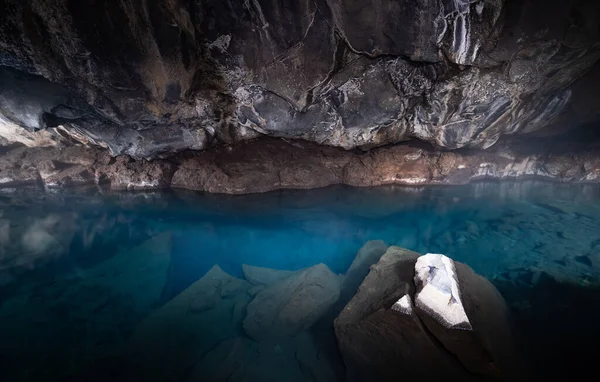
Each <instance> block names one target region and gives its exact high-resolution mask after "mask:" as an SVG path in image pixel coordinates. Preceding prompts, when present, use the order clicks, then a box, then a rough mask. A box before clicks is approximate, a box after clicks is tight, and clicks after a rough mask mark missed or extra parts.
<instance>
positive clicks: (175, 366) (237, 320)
mask: <svg viewBox="0 0 600 382" xmlns="http://www.w3.org/2000/svg"><path fill="white" fill-rule="evenodd" d="M250 287H251V285H250V284H249V283H248V282H246V281H245V280H240V279H238V278H235V277H233V276H230V275H229V274H227V273H225V272H223V270H222V269H221V268H220V267H219V266H218V265H215V266H213V267H212V268H211V269H210V270H209V271H208V272H207V273H206V274H205V275H204V276H203V277H202V278H201V279H199V280H198V281H196V282H195V283H193V284H192V285H191V286H189V287H188V288H187V289H185V290H184V291H183V292H181V293H180V294H179V295H177V296H176V297H175V298H173V299H172V300H171V301H169V302H168V303H166V304H165V305H164V306H163V307H162V308H160V309H158V310H157V311H155V312H154V313H152V314H151V315H150V316H148V317H147V318H146V319H145V320H144V321H143V322H142V323H141V324H140V325H139V326H138V327H137V328H136V330H135V332H134V334H133V335H132V337H131V339H130V342H129V345H128V352H127V353H128V359H129V361H130V362H131V364H132V365H134V367H135V368H136V369H137V370H139V373H140V374H141V375H142V377H143V380H144V381H180V380H182V378H184V376H185V375H186V374H187V373H188V372H189V370H190V368H191V367H193V366H194V365H195V364H196V363H197V362H199V361H200V360H201V359H202V358H203V357H204V356H205V354H206V353H208V352H209V351H210V350H211V349H213V348H214V347H215V346H216V345H218V344H219V343H221V342H223V341H224V340H226V339H228V338H233V337H235V336H236V335H237V334H238V332H239V328H240V326H241V323H242V320H243V318H244V312H245V309H246V305H247V304H248V302H249V300H250V297H249V296H248V293H247V291H248V289H250ZM165 365H169V367H165Z"/></svg>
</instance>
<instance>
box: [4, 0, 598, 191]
mask: <svg viewBox="0 0 600 382" xmlns="http://www.w3.org/2000/svg"><path fill="white" fill-rule="evenodd" d="M599 13H600V4H599V3H598V2H597V1H595V0H584V1H580V0H577V1H576V0H566V1H551V2H550V3H548V1H544V0H526V1H514V0H486V1H484V0H476V1H473V0H470V1H467V0H456V1H447V0H426V1H419V2H415V1H412V0H400V1H396V2H392V3H390V2H381V1H379V2H375V3H372V2H366V1H363V0H350V1H340V0H310V1H302V2H299V3H294V4H291V3H288V2H277V1H271V0H255V1H249V2H248V1H247V2H226V3H223V2H222V1H219V0H176V1H166V0H163V1H159V2H148V1H143V0H117V1H114V2H98V1H91V0H79V1H74V0H59V1H53V2H45V1H40V0H27V1H21V0H4V1H2V2H1V4H0V25H2V26H3V28H2V29H0V84H1V86H0V137H2V138H0V140H2V141H3V143H4V144H9V143H11V142H20V143H23V144H26V145H28V146H54V145H59V146H64V145H67V146H68V145H72V144H73V143H74V142H75V143H80V144H84V145H93V146H99V147H103V148H106V149H108V151H109V152H110V154H111V155H113V156H115V155H120V154H123V155H128V156H130V157H133V158H135V159H144V158H145V159H149V158H157V157H165V156H169V155H172V154H174V153H178V152H182V151H185V150H202V149H206V148H209V147H212V146H217V145H223V144H225V145H231V144H236V143H239V142H241V141H246V140H249V139H254V138H257V137H260V136H270V137H278V138H284V139H303V140H306V141H309V142H313V143H317V144H324V145H329V146H337V147H341V148H343V149H355V148H360V149H363V150H367V149H371V148H373V147H378V146H384V145H390V144H397V143H399V142H403V141H406V140H410V139H418V140H421V141H426V142H429V143H430V144H432V145H433V146H436V147H440V148H444V149H458V148H463V147H469V148H484V149H485V148H488V147H490V146H492V145H494V144H495V143H496V142H497V141H498V140H499V139H500V137H502V136H512V135H518V134H523V133H531V132H535V131H548V132H551V131H554V127H556V126H559V129H560V128H563V127H564V126H565V125H569V126H578V125H581V124H583V123H589V122H590V121H595V120H597V117H598V112H597V110H598V108H597V107H596V106H597V105H596V104H595V103H594V102H587V103H586V102H581V103H580V104H578V105H574V104H570V103H569V102H570V100H576V101H577V100H593V99H597V97H595V96H594V95H595V94H598V92H597V86H595V85H594V83H593V81H590V80H589V79H588V80H586V79H585V77H584V76H585V75H586V73H587V72H588V71H589V70H590V69H592V68H594V70H592V71H591V72H590V74H589V76H590V77H589V78H596V77H597V75H595V74H594V73H595V72H597V65H596V66H595V64H596V63H597V61H598V60H599V59H600V29H599V28H598V20H597V17H598V14H599ZM594 76H596V77H594ZM580 78H583V79H582V80H581V81H579V82H576V81H577V80H578V79H580ZM586 105H587V106H586ZM36 132H37V133H36ZM65 142H66V143H65ZM311 147H312V146H311ZM325 151H326V152H327V151H329V149H325ZM209 155H210V154H209ZM310 155H311V153H310V152H309V153H305V155H304V156H307V157H308V156H310ZM340 155H341V154H340ZM436 155H437V154H436ZM457 155H459V154H457ZM354 158H355V159H354V160H355V161H359V162H361V159H358V158H359V157H358V156H357V157H354ZM143 166H147V167H150V168H149V169H148V172H147V173H146V174H147V175H146V176H141V177H142V178H148V180H145V179H138V180H137V183H138V184H143V185H144V186H154V187H160V186H163V185H164V184H165V183H163V179H162V174H163V173H169V172H170V170H169V169H168V168H167V169H165V168H162V167H160V166H159V167H160V168H157V167H156V166H157V165H148V164H146V165H143ZM194 166H195V165H194V162H193V161H192V162H189V163H186V166H185V168H186V169H194V170H196V172H200V173H202V171H201V170H199V169H198V168H196V167H194ZM70 167H73V166H70ZM167 167H168V166H167ZM38 170H39V169H38ZM80 170H82V169H81V168H79V167H76V168H71V169H70V171H72V173H71V175H70V177H71V178H72V179H76V180H77V181H80V182H83V181H90V180H91V179H92V178H93V177H92V176H91V175H92V174H91V173H85V172H84V171H80ZM418 170H419V169H417V168H415V171H418ZM7 171H8V170H6V169H3V174H2V176H1V177H0V179H5V178H6V179H13V178H18V177H21V179H29V180H31V181H33V180H34V179H37V178H38V176H37V173H36V171H31V172H28V171H27V170H22V171H21V170H19V169H14V172H10V171H9V173H8V174H6V172H7ZM62 171H63V172H64V171H65V169H62ZM143 171H145V170H141V169H139V170H138V172H143ZM586 171H587V170H586ZM38 173H39V172H38ZM419 174H420V175H419V179H420V178H421V177H423V176H425V177H426V176H427V172H420V173H419ZM181 175H183V174H180V176H181ZM285 175H286V174H282V177H281V179H282V180H281V182H282V183H286V179H287V178H286V176H285ZM124 176H127V175H124ZM180 176H176V179H179V180H178V183H177V184H178V185H181V182H182V180H181V178H180ZM197 176H202V174H199V175H197ZM215 176H222V175H220V174H216V175H215ZM296 176H298V175H297V174H296ZM413 178H414V177H413ZM44 179H45V178H44ZM390 179H391V178H390ZM274 181H277V178H275V180H274ZM289 181H290V180H288V182H289ZM388 181H391V180H388ZM414 181H416V180H414ZM2 183H7V182H6V181H4V182H2ZM281 186H283V185H281ZM264 187H265V188H269V187H270V186H268V185H265V186H264ZM196 188H201V187H199V186H196ZM205 188H208V187H205Z"/></svg>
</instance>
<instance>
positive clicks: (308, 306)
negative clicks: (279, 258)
mask: <svg viewBox="0 0 600 382" xmlns="http://www.w3.org/2000/svg"><path fill="white" fill-rule="evenodd" d="M339 281H340V280H339V278H338V277H337V276H336V275H335V274H334V273H332V272H331V270H329V268H328V267H327V266H326V265H324V264H318V265H314V266H312V267H310V268H306V269H304V270H301V271H298V272H296V273H294V274H293V275H292V276H290V277H287V278H284V279H282V280H280V281H278V282H276V283H274V284H271V285H270V286H269V287H267V288H266V289H264V290H263V291H261V292H259V293H258V294H257V295H256V296H255V297H254V299H253V300H252V301H251V302H250V303H249V304H248V308H247V309H246V318H245V319H244V322H243V326H244V331H245V332H246V334H247V335H248V336H249V337H250V338H252V339H254V340H256V341H268V340H273V339H275V340H276V339H278V338H281V337H289V336H293V335H295V334H298V333H300V332H301V331H304V330H307V329H308V328H310V327H311V326H312V325H313V324H314V323H315V322H316V321H317V320H318V319H319V318H321V316H323V315H324V314H325V313H326V312H327V310H328V309H329V308H330V307H331V306H332V305H333V304H334V303H335V302H336V301H337V300H338V298H339V296H340V282H339Z"/></svg>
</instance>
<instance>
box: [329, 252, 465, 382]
mask: <svg viewBox="0 0 600 382" xmlns="http://www.w3.org/2000/svg"><path fill="white" fill-rule="evenodd" d="M418 257H419V254H418V253H416V252H412V251H409V250H406V249H403V248H399V247H390V248H389V249H388V250H387V251H386V253H385V254H384V255H383V257H381V260H379V262H378V263H377V264H376V265H374V266H373V267H372V268H371V271H370V272H369V274H368V276H367V277H366V278H365V280H364V281H363V283H362V284H361V286H360V288H359V290H358V292H357V293H356V295H355V296H354V298H353V299H352V300H351V301H350V302H349V303H348V305H346V307H345V308H344V310H343V311H342V312H341V313H340V315H339V317H338V318H337V319H336V320H335V324H334V326H335V333H336V336H337V339H338V344H339V348H340V351H341V353H342V356H343V358H344V363H345V364H346V369H347V381H349V382H353V381H356V382H369V381H373V382H375V381H397V380H400V379H404V378H419V377H422V376H423V375H427V376H428V377H431V378H433V377H439V378H441V377H445V378H450V377H451V378H452V379H454V380H459V379H461V380H468V374H467V373H466V372H465V370H464V368H463V367H462V366H461V365H460V364H459V363H458V362H456V360H455V359H454V358H453V357H449V356H448V355H447V354H446V352H445V351H444V349H442V348H441V347H440V346H439V344H438V342H437V340H436V339H435V338H434V337H433V336H431V335H430V333H429V332H428V331H427V329H426V328H425V327H424V325H423V324H422V322H421V320H420V319H419V317H418V316H417V315H416V313H415V310H414V308H413V302H412V301H413V296H414V293H415V287H414V284H413V276H414V267H415V263H416V261H417V259H418ZM465 378H467V379H465Z"/></svg>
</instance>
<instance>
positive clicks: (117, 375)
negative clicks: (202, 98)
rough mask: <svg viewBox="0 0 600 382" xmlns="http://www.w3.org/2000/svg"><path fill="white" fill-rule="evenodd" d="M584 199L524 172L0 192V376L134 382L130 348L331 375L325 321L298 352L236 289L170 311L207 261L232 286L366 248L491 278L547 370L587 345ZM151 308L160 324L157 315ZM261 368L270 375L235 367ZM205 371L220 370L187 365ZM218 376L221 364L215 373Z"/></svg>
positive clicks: (342, 260) (333, 365)
mask: <svg viewBox="0 0 600 382" xmlns="http://www.w3.org/2000/svg"><path fill="white" fill-rule="evenodd" d="M599 202H600V188H599V187H597V186H592V185H568V184H554V183H537V182H519V183H477V184H473V185H469V186H459V187H429V188H402V187H379V188H347V187H331V188H325V189H319V190H310V191H294V190H286V191H278V192H271V193H267V194H257V195H245V196H226V195H208V194H198V193H193V192H187V191H165V192H147V193H104V192H102V191H101V190H96V189H88V190H80V191H70V192H65V193H62V192H53V193H40V192H37V191H30V190H0V380H2V381H4V380H10V381H54V380H61V381H66V380H148V378H147V377H144V376H143V373H144V371H143V370H142V371H141V376H140V371H139V365H140V364H139V363H138V370H136V368H135V367H132V366H131V365H132V361H131V358H136V357H137V358H140V359H152V360H153V361H152V363H153V364H154V365H155V364H156V363H157V362H158V363H160V359H161V357H167V356H173V357H175V358H174V359H176V360H185V362H187V363H185V362H183V361H182V363H181V365H184V366H186V367H189V368H190V369H186V370H184V371H182V370H181V368H182V367H183V366H181V365H180V364H178V363H177V362H175V361H169V362H167V361H165V363H164V365H161V366H160V367H161V368H162V369H163V370H167V371H169V373H170V374H169V375H177V377H176V378H175V377H173V379H172V380H186V381H187V380H189V381H191V380H215V381H216V380H223V381H225V380H240V381H241V380H274V381H275V380H289V381H293V380H299V381H300V380H313V379H312V378H313V377H314V375H315V373H317V374H318V373H322V374H319V375H320V377H319V378H326V379H325V380H343V378H344V367H343V364H342V362H341V360H340V358H339V354H337V353H336V349H335V341H334V339H333V334H332V332H328V331H330V327H331V318H327V317H325V318H323V319H322V320H321V321H320V322H319V323H318V324H317V325H315V327H313V328H311V329H310V330H309V331H307V333H311V335H312V337H311V338H312V339H311V340H310V341H312V342H311V343H310V345H305V344H304V343H302V344H300V342H297V341H300V340H293V341H292V340H289V339H286V338H282V339H281V340H280V341H278V342H277V343H275V344H273V343H269V344H268V345H263V344H261V343H255V342H253V341H251V340H249V339H248V338H246V337H245V333H244V331H243V330H242V329H241V327H240V325H239V322H238V321H236V319H237V318H235V317H236V314H238V313H236V312H238V311H239V312H241V313H239V314H240V315H242V316H243V315H244V309H245V306H246V305H245V304H247V303H248V301H247V300H248V299H250V297H243V298H241V297H240V299H241V300H236V299H237V297H232V298H229V297H227V298H225V297H222V299H221V300H219V301H221V303H219V304H221V305H219V306H218V307H217V308H214V307H213V310H216V309H218V308H219V307H223V309H224V310H226V311H227V312H228V313H227V318H226V319H220V318H219V317H217V318H214V319H209V315H208V314H205V315H203V316H201V317H200V316H199V317H200V318H198V325H199V326H203V327H202V328H198V327H195V325H194V321H193V319H192V318H190V317H188V316H185V317H183V316H181V318H179V316H178V315H177V310H176V306H177V303H178V301H181V299H182V298H183V297H182V296H185V293H186V291H188V290H191V289H193V286H194V285H196V284H195V283H196V282H197V281H198V280H199V279H201V278H202V277H203V276H204V275H205V274H206V273H207V272H208V271H209V270H210V269H211V268H212V267H213V266H214V265H215V264H216V265H218V266H219V267H220V268H221V269H222V270H223V271H224V272H226V273H227V274H229V275H230V276H232V277H235V278H238V279H240V280H243V279H244V274H243V272H242V264H248V265H253V266H258V267H266V268H274V269H279V270H292V271H293V270H300V269H303V268H306V267H310V266H313V265H315V264H319V263H324V264H325V265H327V266H328V267H329V268H330V269H331V271H332V272H333V273H335V274H340V275H343V274H344V273H345V272H346V270H347V269H348V267H349V266H350V264H351V263H352V261H353V259H354V257H355V255H356V253H357V251H358V250H359V249H360V248H361V246H362V245H364V244H365V243H366V242H367V241H369V240H383V241H384V242H385V243H386V244H387V245H397V246H401V247H404V248H408V249H411V250H414V251H417V252H421V253H428V252H430V253H443V254H446V255H447V256H449V257H451V258H453V259H455V260H457V261H461V262H465V263H467V264H469V265H470V266H471V267H472V268H473V269H474V270H475V271H476V272H478V273H480V274H482V275H483V276H485V277H487V278H489V279H490V280H492V282H493V283H494V284H495V285H496V286H497V287H498V289H499V290H500V292H501V293H502V294H503V295H504V296H505V298H506V299H507V301H508V303H509V305H510V306H511V308H512V309H513V313H514V316H515V319H516V324H517V327H518V328H519V329H520V332H521V333H522V334H523V339H522V346H523V347H524V348H525V350H526V353H527V354H530V355H531V363H532V365H533V368H538V369H536V370H537V371H536V372H537V373H539V375H543V373H547V374H548V375H554V376H556V375H561V374H560V373H562V372H565V373H566V372H567V371H566V370H568V369H569V367H571V366H574V365H575V364H573V362H574V363H577V362H581V363H582V364H584V363H585V359H586V358H585V357H586V355H587V356H589V354H588V353H585V352H584V351H583V350H582V349H583V348H584V347H583V345H585V344H590V345H592V344H593V341H595V340H597V339H598V338H600V334H599V333H598V329H596V325H595V321H596V320H597V319H599V318H600V312H596V310H595V308H594V307H593V305H595V304H594V303H592V302H591V301H590V299H597V298H598V297H599V296H600V294H598V293H597V289H596V286H597V285H598V282H599V281H600V279H599V276H600V254H599V253H598V251H599V249H600V203H599ZM188 288H190V289H188ZM242 294H243V296H247V294H245V292H244V293H242ZM242 294H240V296H241V295H242ZM220 298H221V297H220ZM230 302H231V304H232V305H231V306H229V305H227V304H229V303H230ZM213 310H211V312H212V311H213ZM232 311H233V313H231V312H232ZM224 314H225V313H224ZM232 314H233V316H231V315H232ZM161 315H162V316H166V317H168V319H165V320H166V322H168V325H167V326H160V325H162V324H160V325H159V324H157V323H156V322H159V321H158V320H159V319H158V318H160V317H161ZM230 316H231V317H233V318H231V317H230ZM157 317H158V318H157ZM194 317H195V316H194ZM210 317H212V316H210ZM242 318H243V317H242ZM569 320H570V321H569ZM163 321H164V320H163ZM225 321H227V322H229V321H231V322H233V324H232V325H233V326H231V328H230V329H227V330H229V331H227V330H225V329H224V328H225V326H226V325H225V324H224V322H225ZM156 325H158V326H156ZM186 325H190V329H188V327H187V326H186ZM586 325H588V326H586ZM162 327H168V330H169V333H171V332H170V331H171V330H174V332H173V333H171V334H168V335H167V334H165V333H162V332H161V330H163V329H160V328H162ZM148 328H155V329H152V330H150V329H148ZM156 328H159V329H156ZM228 328H229V327H228ZM165 330H166V329H165ZM186 330H188V331H189V333H188V332H186ZM315 331H321V332H319V333H320V334H319V335H314V333H315ZM560 331H562V332H560ZM548 333H552V335H548ZM561 333H562V334H561ZM187 334H189V337H190V338H195V340H194V341H196V343H194V344H193V346H192V345H190V344H182V345H181V346H179V345H178V343H176V342H169V345H165V343H166V342H165V341H167V340H166V339H165V336H168V337H169V341H175V340H174V339H173V338H176V337H177V336H181V337H182V338H183V339H185V337H186V335H187ZM194 336H196V337H194ZM142 337H143V338H142ZM213 337H214V338H213ZM300 337H301V336H300ZM300 337H299V338H300ZM563 337H564V338H563ZM140 338H141V339H140ZM307 338H308V337H307ZM315 338H319V340H315ZM183 339H182V341H184V340H183ZM321 340H322V342H323V343H321V342H319V341H321ZM140 341H141V342H142V343H143V344H144V345H143V346H141V347H140V346H138V345H135V344H139V343H140ZM203 341H204V342H206V344H203V343H202V342H203ZM294 341H296V342H294ZM302 341H304V339H302ZM307 341H308V340H307ZM310 341H309V342H310ZM332 341H333V345H332ZM586 341H587V343H586ZM313 342H314V343H313ZM132 344H133V345H132ZM204 345H206V346H204ZM136 346H137V347H136ZM300 346H309V349H313V348H314V349H317V350H318V351H320V352H322V354H324V355H322V356H320V357H319V361H318V362H317V361H314V362H313V361H310V362H312V363H311V364H310V365H313V366H314V365H317V366H314V367H315V368H317V369H315V370H317V371H315V370H312V369H311V370H312V371H311V372H310V373H309V372H307V371H306V367H304V366H303V367H298V364H302V363H303V362H304V361H305V359H304V358H302V359H300V360H298V351H299V350H298V349H300ZM153 347H156V349H155V350H152V349H154V348H153ZM549 347H553V349H554V351H553V352H548V351H547V349H548V348H549ZM132 349H133V350H132ZM139 349H142V350H139ZM148 349H150V350H148ZM165 349H166V350H165ZM240 349H242V350H240ZM248 349H250V350H248ZM132 351H133V352H134V353H135V352H138V353H139V352H141V353H146V352H149V353H148V354H149V355H148V354H142V355H139V354H133V355H132ZM151 351H153V352H154V353H152V354H150V352H151ZM309 352H310V351H309ZM163 353H165V355H162V354H163ZM173 354H175V355H173ZM235 354H243V356H241V355H240V356H237V355H235ZM248 354H260V356H255V355H253V356H252V357H258V358H252V357H250V356H248ZM138 355H139V357H138ZM234 355H235V356H234ZM567 355H568V356H567ZM144 357H145V358H144ZM236 357H237V358H236ZM249 357H250V358H249ZM261 357H262V358H261ZM294 357H296V358H294ZM553 357H554V358H553ZM565 357H566V358H565ZM233 360H235V361H233ZM323 360H326V361H323ZM554 361H556V362H555V363H557V365H556V366H554V369H552V368H548V366H547V365H548V363H549V362H550V363H552V362H554ZM145 362H147V363H146V364H144V363H143V362H142V363H141V365H146V366H148V362H149V361H145ZM261 362H264V365H268V364H273V363H275V364H278V365H279V367H270V368H267V367H266V366H265V367H258V366H257V367H255V368H252V367H251V365H252V364H255V365H260V364H261ZM306 362H308V361H306ZM134 363H135V362H134ZM558 363H561V365H562V366H560V365H558ZM233 364H235V365H236V366H235V367H233V366H232V365H233ZM194 365H195V366H194ZM203 365H212V366H211V367H213V366H214V367H215V368H216V369H219V367H221V366H222V367H221V369H222V370H221V369H219V370H220V371H219V370H217V371H214V370H210V371H206V373H205V374H203V373H204V371H205V369H206V368H207V367H208V366H203ZM215 365H216V366H215ZM313 366H311V367H313ZM576 366H578V367H584V366H581V365H576ZM143 367H145V366H142V368H143ZM148 367H150V366H148ZM561 367H562V368H561ZM170 368H172V369H173V370H170ZM231 368H233V369H232V370H238V371H237V372H236V373H237V374H235V373H234V374H231V373H229V372H223V370H225V369H227V370H229V369H231ZM236 368H237V369H236ZM266 369H269V371H268V373H267V371H266ZM261 373H266V374H261ZM94 378H96V379H94ZM157 380H159V379H157ZM317 380H319V379H318V378H317Z"/></svg>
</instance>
